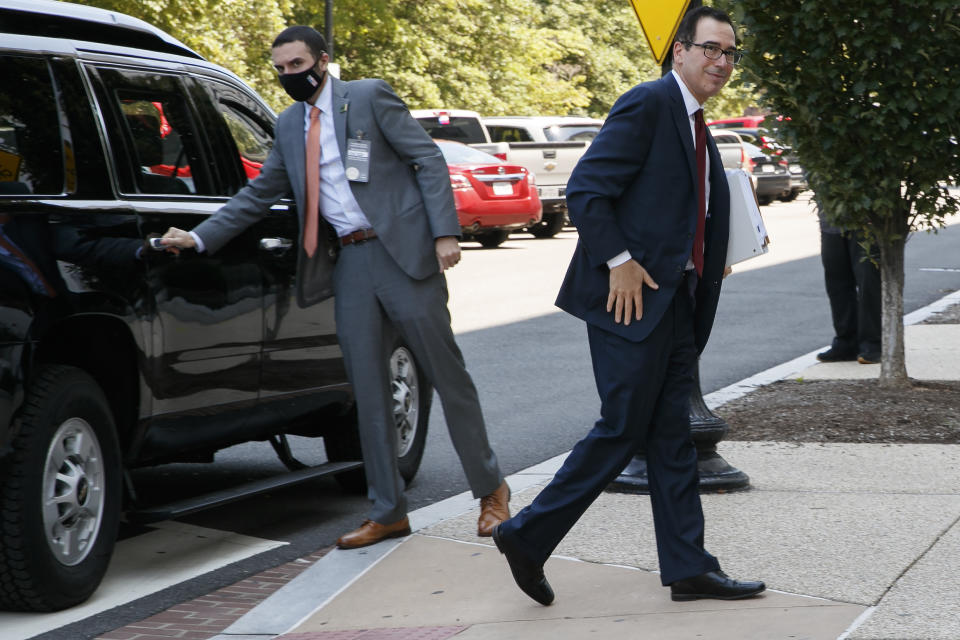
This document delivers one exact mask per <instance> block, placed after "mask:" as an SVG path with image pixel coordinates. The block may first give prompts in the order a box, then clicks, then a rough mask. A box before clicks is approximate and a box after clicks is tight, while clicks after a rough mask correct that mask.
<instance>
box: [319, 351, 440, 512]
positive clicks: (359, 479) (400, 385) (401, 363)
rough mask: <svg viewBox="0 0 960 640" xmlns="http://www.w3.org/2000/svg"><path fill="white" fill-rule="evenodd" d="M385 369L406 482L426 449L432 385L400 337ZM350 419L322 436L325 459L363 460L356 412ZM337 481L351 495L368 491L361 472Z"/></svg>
mask: <svg viewBox="0 0 960 640" xmlns="http://www.w3.org/2000/svg"><path fill="white" fill-rule="evenodd" d="M388 366H389V370H390V395H391V396H392V397H393V420H394V425H395V426H396V429H397V464H398V466H399V468H400V475H401V476H402V477H403V479H404V481H406V482H408V483H409V482H410V481H411V480H413V478H414V476H416V475H417V471H418V470H419V469H420V461H421V460H422V459H423V451H424V449H425V448H426V442H427V424H428V422H429V420H430V404H431V401H432V400H433V386H431V384H430V383H429V382H428V381H427V377H426V375H424V373H423V371H422V370H421V369H420V367H419V366H418V365H417V361H416V360H415V359H414V357H413V353H412V352H411V351H410V349H409V348H408V347H407V346H406V345H405V344H404V343H403V342H402V341H401V340H400V339H399V338H397V340H396V341H395V342H394V344H393V348H392V349H391V350H390V357H389V360H388ZM351 416H352V417H351V420H350V422H349V423H347V424H345V425H344V426H343V427H342V428H341V429H338V430H337V431H336V432H335V433H331V434H328V435H326V436H325V437H324V445H325V447H326V450H327V457H328V458H329V459H330V460H332V461H339V460H360V459H362V458H363V451H362V449H361V447H360V434H359V431H358V427H357V414H356V411H353V412H351ZM337 482H338V483H339V484H340V486H341V488H343V489H344V490H345V491H349V492H351V493H364V492H365V491H366V490H367V479H366V476H365V475H364V472H363V469H356V470H353V471H347V472H345V473H341V474H338V475H337Z"/></svg>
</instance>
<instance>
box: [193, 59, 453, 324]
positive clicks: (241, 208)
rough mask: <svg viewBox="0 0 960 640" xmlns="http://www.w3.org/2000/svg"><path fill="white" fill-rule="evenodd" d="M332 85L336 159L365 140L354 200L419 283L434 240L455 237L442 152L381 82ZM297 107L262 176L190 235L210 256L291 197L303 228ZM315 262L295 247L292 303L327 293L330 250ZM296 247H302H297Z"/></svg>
mask: <svg viewBox="0 0 960 640" xmlns="http://www.w3.org/2000/svg"><path fill="white" fill-rule="evenodd" d="M328 77H329V79H330V81H332V82H333V86H332V90H333V118H334V123H335V125H336V129H337V143H338V146H339V147H340V157H341V158H344V157H345V156H346V148H347V138H358V137H362V138H363V139H365V140H369V141H370V144H371V146H370V172H369V181H368V182H365V183H364V182H351V183H350V187H351V190H352V191H353V195H354V197H355V198H356V200H357V203H358V204H359V205H360V208H361V209H362V210H363V213H364V215H366V217H367V219H368V220H369V221H370V224H372V225H373V228H374V230H375V231H376V232H377V236H378V237H379V239H380V241H381V242H382V243H383V245H384V247H385V248H386V250H387V252H388V253H389V254H390V255H391V256H392V257H393V259H394V260H395V261H396V262H397V264H398V265H399V266H400V268H401V269H403V271H405V272H406V273H407V274H408V275H409V276H410V277H412V278H416V279H418V280H422V279H424V278H427V277H428V276H430V275H432V274H434V273H436V272H437V270H438V265H437V258H436V253H435V250H434V240H435V239H436V238H439V237H441V236H459V235H460V224H459V221H458V219H457V212H456V206H455V204H454V200H453V191H452V190H451V188H450V177H449V174H448V171H447V164H446V162H445V161H444V159H443V156H442V155H441V153H440V149H439V148H438V147H437V145H436V144H434V142H433V140H431V139H430V137H429V136H428V135H427V133H426V132H425V131H424V130H423V127H421V126H420V124H419V123H417V121H416V120H414V119H413V117H412V116H411V115H410V112H409V110H408V109H407V107H406V105H405V104H404V103H403V101H402V100H401V99H400V98H399V97H398V96H397V95H396V94H395V93H394V92H393V90H392V89H391V88H390V86H389V85H388V84H387V83H386V82H384V81H383V80H376V79H369V80H355V81H352V82H342V81H340V80H338V79H336V78H334V77H332V76H328ZM303 109H304V106H303V103H300V102H297V103H294V104H293V105H291V106H289V107H288V108H287V109H285V110H284V111H283V113H281V114H280V117H279V118H278V119H277V130H276V137H275V140H274V145H273V149H272V151H271V152H270V155H269V156H268V157H267V160H266V162H264V164H263V168H262V169H261V170H260V175H259V176H257V178H255V179H254V180H252V181H251V182H250V183H249V184H248V185H247V186H245V187H244V188H243V189H241V190H240V191H239V192H237V194H236V195H235V196H234V197H233V198H231V199H230V201H229V202H227V204H226V205H224V206H223V207H222V208H221V209H220V210H219V211H217V213H215V214H214V215H212V216H211V217H210V218H208V219H207V220H206V221H204V222H203V223H201V224H200V225H198V226H197V227H196V228H195V229H194V230H193V231H194V232H195V233H196V234H197V235H198V236H200V239H201V240H202V241H203V243H204V246H205V247H206V250H207V251H209V252H211V253H213V252H215V251H217V250H218V249H220V248H221V247H222V246H224V245H225V244H226V243H227V242H228V241H229V240H230V239H231V238H233V237H234V236H235V235H237V234H239V233H240V232H241V231H243V230H244V229H246V228H247V227H249V226H250V225H252V224H254V223H255V222H257V221H258V220H260V219H261V218H263V217H264V216H265V215H267V213H268V212H269V210H270V207H271V206H272V205H274V204H275V203H276V202H277V201H279V200H280V199H281V198H283V197H284V196H286V195H287V194H289V193H290V192H291V191H292V192H293V196H294V200H295V201H296V203H297V211H298V212H299V213H298V217H299V220H300V223H301V225H300V226H301V228H302V226H303V213H302V212H303V203H304V202H305V201H306V193H305V184H304V183H305V179H306V178H305V172H304V164H305V149H304V131H303ZM320 235H321V238H320V245H319V248H318V250H317V253H316V254H314V257H313V258H307V256H306V254H305V253H304V252H303V250H302V248H301V249H300V252H299V253H300V257H299V260H298V263H297V284H298V287H297V298H298V301H299V303H300V304H301V305H302V306H306V305H309V304H313V303H315V302H318V301H320V300H322V299H324V298H326V297H329V296H330V295H331V294H332V293H333V291H332V278H331V274H332V264H333V257H334V256H335V252H334V251H331V250H330V247H329V245H325V243H327V242H329V240H328V239H327V238H325V237H323V236H324V235H325V234H323V233H322V232H321V234H320ZM297 244H298V246H300V247H302V242H299V241H298V243H297Z"/></svg>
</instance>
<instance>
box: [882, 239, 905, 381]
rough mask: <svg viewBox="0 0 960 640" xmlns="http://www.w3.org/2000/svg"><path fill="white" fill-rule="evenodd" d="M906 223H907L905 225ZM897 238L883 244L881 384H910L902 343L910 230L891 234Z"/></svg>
mask: <svg viewBox="0 0 960 640" xmlns="http://www.w3.org/2000/svg"><path fill="white" fill-rule="evenodd" d="M905 226H906V225H905V224H904V227H905ZM891 235H895V236H896V237H895V238H893V239H889V238H890V236H888V240H887V241H886V242H881V243H880V282H881V292H882V299H883V311H882V316H883V325H882V326H883V329H882V334H883V335H882V338H883V346H882V348H881V354H882V358H881V362H880V386H881V387H887V388H903V387H909V386H910V378H908V377H907V363H906V357H905V356H904V346H903V255H904V248H905V246H906V243H907V229H905V228H904V229H902V232H901V233H896V234H891Z"/></svg>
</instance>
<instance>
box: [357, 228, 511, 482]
mask: <svg viewBox="0 0 960 640" xmlns="http://www.w3.org/2000/svg"><path fill="white" fill-rule="evenodd" d="M371 248H372V249H373V251H374V256H375V260H376V264H377V271H378V279H377V288H376V295H377V297H378V299H379V300H380V303H381V304H382V305H383V308H384V310H385V312H386V315H387V316H388V317H389V321H390V323H391V324H392V325H393V327H394V328H395V329H396V331H397V332H398V333H399V334H400V336H401V337H402V338H403V340H404V341H405V342H406V343H407V344H408V345H409V346H410V349H411V350H412V351H413V356H414V358H416V361H417V364H419V365H420V366H421V367H422V368H423V370H424V372H425V373H426V374H427V377H428V378H429V379H430V382H431V383H432V384H433V386H434V388H436V390H437V394H438V395H439V396H440V402H441V404H442V405H443V415H444V418H445V419H446V422H447V428H448V430H449V432H450V439H451V440H452V442H453V446H454V449H455V450H456V452H457V455H458V456H459V458H460V464H461V465H462V466H463V471H464V474H465V475H466V477H467V482H468V483H469V485H470V489H471V491H472V492H473V496H474V497H475V498H480V497H483V496H487V495H489V494H491V493H493V492H494V491H496V489H497V488H498V487H499V486H500V484H501V483H502V482H503V475H502V474H501V472H500V466H499V464H498V463H497V456H496V454H494V452H493V449H492V448H491V447H490V443H489V440H488V438H487V428H486V425H485V423H484V420H483V412H482V410H481V409H480V398H479V395H478V393H477V388H476V386H475V385H474V383H473V380H472V379H471V377H470V374H469V373H468V372H467V369H466V366H465V364H464V360H463V355H462V353H461V352H460V348H459V347H458V346H457V343H456V340H455V339H454V336H453V330H452V329H451V327H450V313H449V311H448V310H447V285H446V279H445V278H444V277H443V274H441V273H439V272H438V273H437V274H435V275H432V276H430V277H429V278H427V279H425V280H414V279H412V278H410V277H409V276H408V275H407V274H405V273H404V272H403V271H402V270H401V269H400V268H399V267H398V266H397V265H396V263H395V262H394V261H393V259H392V258H391V257H390V255H389V254H388V253H387V252H386V251H385V250H384V249H383V247H382V246H381V245H375V246H373V247H371Z"/></svg>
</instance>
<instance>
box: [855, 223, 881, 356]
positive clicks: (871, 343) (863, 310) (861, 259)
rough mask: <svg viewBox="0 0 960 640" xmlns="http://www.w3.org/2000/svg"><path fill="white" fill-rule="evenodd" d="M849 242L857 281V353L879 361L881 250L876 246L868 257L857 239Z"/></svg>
mask: <svg viewBox="0 0 960 640" xmlns="http://www.w3.org/2000/svg"><path fill="white" fill-rule="evenodd" d="M847 242H848V243H849V250H850V254H851V256H852V258H853V273H854V277H855V278H856V281H857V342H858V345H857V347H858V353H859V354H860V355H861V356H867V357H868V359H869V360H870V361H872V362H879V358H880V344H881V338H880V329H881V320H880V311H881V306H882V302H881V300H882V295H881V288H880V287H881V281H880V269H879V267H878V266H877V263H879V261H880V256H879V251H877V247H876V245H873V246H872V247H871V249H872V250H871V256H870V257H869V258H868V257H866V256H867V253H866V251H864V250H863V247H862V246H861V245H860V243H859V241H858V239H857V238H850V239H849V240H847ZM871 258H872V259H871ZM874 261H876V262H874Z"/></svg>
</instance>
